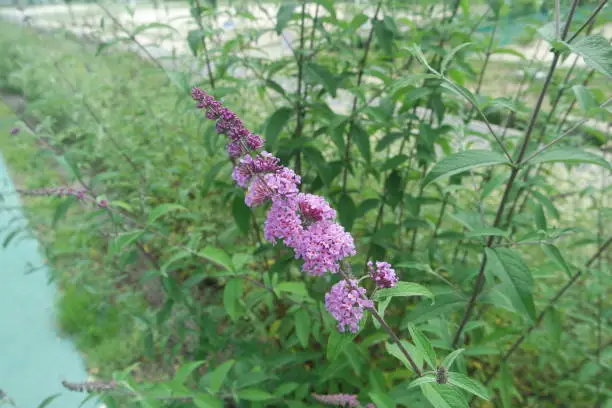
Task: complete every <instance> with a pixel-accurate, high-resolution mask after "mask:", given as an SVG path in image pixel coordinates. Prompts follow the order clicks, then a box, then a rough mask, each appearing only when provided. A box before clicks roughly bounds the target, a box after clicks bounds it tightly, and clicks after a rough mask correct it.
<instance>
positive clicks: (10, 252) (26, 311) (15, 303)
mask: <svg viewBox="0 0 612 408" xmlns="http://www.w3.org/2000/svg"><path fill="white" fill-rule="evenodd" d="M0 191H2V192H5V193H8V194H5V195H4V196H3V201H2V202H1V203H0V389H1V390H2V391H3V392H4V393H6V395H7V396H8V397H10V398H11V399H12V400H13V401H14V403H15V405H16V406H17V407H18V408H36V407H38V405H39V404H40V403H41V402H42V401H43V400H44V399H45V398H47V397H49V396H51V395H53V394H57V393H61V394H62V395H60V396H59V397H58V398H57V399H55V400H54V401H53V402H52V403H51V404H49V405H48V407H51V408H76V407H78V406H79V405H80V404H81V402H82V401H83V399H84V398H85V397H86V395H83V394H75V393H70V392H69V391H66V390H65V389H63V387H62V385H61V381H62V380H68V381H79V382H80V381H84V380H86V379H87V372H86V370H85V366H84V363H83V360H82V359H81V356H80V355H79V353H78V352H77V350H76V349H75V347H74V345H73V344H72V343H71V342H70V341H69V340H67V339H62V338H60V337H59V330H58V328H57V326H56V320H55V315H54V306H55V298H56V295H57V290H56V287H55V285H53V284H49V282H48V281H49V279H48V278H49V271H48V269H47V268H46V267H42V268H39V269H37V270H36V271H34V272H32V273H26V272H27V270H28V268H29V265H30V266H33V267H39V266H41V265H43V258H42V256H41V254H40V248H39V244H38V242H37V241H36V240H35V239H33V238H25V239H16V240H13V241H12V242H10V243H9V245H8V246H7V247H6V248H3V247H2V243H3V242H4V241H5V239H6V237H7V236H8V234H10V232H11V231H12V230H13V229H14V228H15V227H18V226H20V227H25V226H26V224H25V221H24V219H23V212H22V210H21V208H20V202H19V197H18V195H17V194H15V187H14V186H13V184H12V182H11V180H10V178H9V175H8V171H7V168H6V166H5V164H4V161H3V159H2V157H1V156H0ZM11 220H17V221H16V222H15V221H13V222H11ZM9 223H10V226H9V225H8V224H9ZM7 227H8V228H7ZM24 236H25V235H24ZM96 405H97V404H95V403H93V402H88V403H87V404H85V405H84V406H85V407H88V408H92V407H94V406H96ZM0 406H10V405H3V404H2V402H1V400H0Z"/></svg>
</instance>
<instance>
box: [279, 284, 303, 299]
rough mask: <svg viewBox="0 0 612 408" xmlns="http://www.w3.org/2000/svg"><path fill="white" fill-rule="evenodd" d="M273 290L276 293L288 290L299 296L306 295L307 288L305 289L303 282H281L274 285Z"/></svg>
mask: <svg viewBox="0 0 612 408" xmlns="http://www.w3.org/2000/svg"><path fill="white" fill-rule="evenodd" d="M274 291H275V292H276V293H277V294H278V293H279V292H288V293H293V294H294V295H298V296H300V297H308V289H306V285H305V284H304V282H281V283H279V284H278V285H276V286H275V287H274Z"/></svg>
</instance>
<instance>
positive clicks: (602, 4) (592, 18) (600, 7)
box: [567, 0, 608, 43]
mask: <svg viewBox="0 0 612 408" xmlns="http://www.w3.org/2000/svg"><path fill="white" fill-rule="evenodd" d="M607 3H608V0H601V1H600V2H599V5H598V6H597V8H596V9H595V10H594V11H593V13H591V15H590V16H589V18H588V19H587V21H585V22H584V23H583V24H582V25H581V26H580V28H578V31H576V32H575V33H574V35H572V36H571V37H570V39H569V40H568V41H567V42H568V43H571V42H572V41H574V39H575V38H576V37H578V35H579V34H580V33H581V32H582V30H584V29H585V28H586V27H588V25H589V24H591V22H592V21H593V20H595V17H597V14H599V12H600V11H601V10H602V9H603V8H604V6H605V5H606V4H607Z"/></svg>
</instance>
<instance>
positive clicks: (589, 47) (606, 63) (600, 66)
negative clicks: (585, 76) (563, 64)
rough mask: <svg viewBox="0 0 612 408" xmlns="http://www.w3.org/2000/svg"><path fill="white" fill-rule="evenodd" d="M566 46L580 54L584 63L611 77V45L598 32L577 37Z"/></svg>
mask: <svg viewBox="0 0 612 408" xmlns="http://www.w3.org/2000/svg"><path fill="white" fill-rule="evenodd" d="M567 46H568V47H569V48H570V49H571V50H572V51H573V52H575V53H576V54H578V55H580V56H581V57H582V58H583V59H584V62H586V64H587V65H588V66H589V67H591V68H593V69H595V70H597V71H599V72H600V73H602V74H604V75H605V76H607V77H608V78H612V45H610V42H609V41H608V40H607V39H606V38H605V37H603V36H601V35H599V34H595V35H587V36H585V37H579V38H578V39H576V40H575V41H574V42H572V43H569V44H567Z"/></svg>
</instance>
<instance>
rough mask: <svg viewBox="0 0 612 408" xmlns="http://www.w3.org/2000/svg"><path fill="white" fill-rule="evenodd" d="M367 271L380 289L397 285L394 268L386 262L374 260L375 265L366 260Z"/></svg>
mask: <svg viewBox="0 0 612 408" xmlns="http://www.w3.org/2000/svg"><path fill="white" fill-rule="evenodd" d="M368 271H369V273H370V277H371V278H372V280H373V281H374V282H375V283H376V286H377V287H378V288H380V289H384V288H392V287H394V286H395V285H397V282H398V280H399V279H398V278H397V275H396V274H395V270H394V269H393V268H391V265H390V264H388V263H387V262H376V266H374V264H373V263H372V261H369V262H368Z"/></svg>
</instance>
